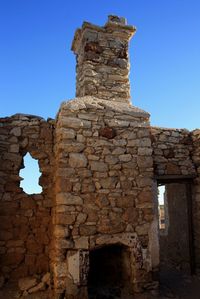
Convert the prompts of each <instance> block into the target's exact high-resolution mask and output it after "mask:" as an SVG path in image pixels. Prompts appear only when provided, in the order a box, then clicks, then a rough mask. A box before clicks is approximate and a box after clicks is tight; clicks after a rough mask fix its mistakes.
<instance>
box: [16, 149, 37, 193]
mask: <svg viewBox="0 0 200 299" xmlns="http://www.w3.org/2000/svg"><path fill="white" fill-rule="evenodd" d="M19 175H20V177H21V178H22V180H21V182H20V187H21V188H22V189H23V191H24V192H26V193H27V194H40V193H41V192H42V187H41V186H40V185H39V178H40V176H41V172H40V169H39V165H38V161H37V160H36V159H34V158H32V157H31V155H30V154H29V153H27V154H26V155H25V156H24V168H23V169H21V170H20V173H19Z"/></svg>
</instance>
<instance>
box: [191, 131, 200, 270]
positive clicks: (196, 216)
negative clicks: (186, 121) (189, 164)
mask: <svg viewBox="0 0 200 299" xmlns="http://www.w3.org/2000/svg"><path fill="white" fill-rule="evenodd" d="M192 141H193V146H194V151H193V153H192V158H193V161H194V163H195V166H196V171H197V177H196V178H195V180H194V186H193V211H192V212H193V238H194V245H195V264H196V270H197V272H198V273H200V233H199V232H200V130H195V131H193V132H192Z"/></svg>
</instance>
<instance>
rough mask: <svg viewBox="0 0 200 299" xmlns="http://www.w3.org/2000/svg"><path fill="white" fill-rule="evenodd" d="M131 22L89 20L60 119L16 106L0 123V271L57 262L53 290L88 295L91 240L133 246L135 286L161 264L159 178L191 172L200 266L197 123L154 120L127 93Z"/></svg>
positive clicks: (32, 270) (33, 269) (35, 269)
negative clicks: (30, 188) (190, 126)
mask: <svg viewBox="0 0 200 299" xmlns="http://www.w3.org/2000/svg"><path fill="white" fill-rule="evenodd" d="M134 32H135V28H134V27H131V26H127V25H126V23H125V20H124V19H123V18H122V19H120V18H117V17H110V18H109V21H108V23H107V24H106V25H105V26H104V27H98V26H94V25H91V24H89V23H84V24H83V27H82V28H81V29H79V30H78V31H77V32H76V35H75V39H74V42H73V46H72V49H73V51H74V52H75V54H76V55H77V96H79V97H78V98H75V99H74V100H72V101H68V102H65V103H63V104H62V105H61V108H60V110H59V112H58V115H57V118H56V121H55V122H54V121H52V120H49V121H45V120H43V119H41V118H39V117H33V116H28V115H15V116H12V117H10V118H3V119H1V122H0V123H1V125H0V140H1V145H0V151H1V156H0V159H1V161H0V166H1V170H0V181H1V186H0V192H1V193H0V259H1V274H3V276H4V277H5V278H8V279H15V278H19V277H21V276H27V275H33V274H41V273H45V272H47V271H49V269H50V270H51V274H52V277H53V287H54V288H55V298H60V297H59V296H60V295H61V296H62V295H63V294H65V296H66V298H70V299H77V298H81V299H83V298H87V274H88V269H89V266H90V265H89V262H90V261H89V253H90V251H91V250H94V249H96V248H100V247H103V246H107V245H110V244H122V245H123V246H125V247H126V248H127V250H128V251H129V268H130V269H131V270H130V277H129V280H130V286H131V291H132V292H133V291H142V289H143V288H144V287H145V286H146V285H148V284H149V283H150V282H152V275H151V274H152V271H153V272H154V271H155V270H157V269H158V265H159V243H158V213H157V204H158V203H157V180H158V179H160V178H166V177H169V176H170V177H171V178H172V177H174V178H176V177H179V178H181V177H182V178H185V177H190V179H191V182H192V195H193V197H192V199H193V202H192V207H193V234H194V251H195V266H196V268H197V269H200V245H199V244H200V237H199V236H200V235H199V229H200V212H199V211H200V207H199V203H200V200H199V196H200V187H199V186H200V179H199V175H200V170H199V169H200V167H199V165H200V131H199V130H195V131H193V132H188V131H187V130H176V129H164V128H155V127H150V125H149V114H148V113H146V112H144V111H142V110H140V109H138V108H136V107H134V106H131V104H130V103H129V97H130V94H129V92H130V90H129V79H128V74H129V61H128V41H129V39H130V37H131V35H133V33H134ZM27 152H29V153H30V154H31V155H32V157H33V158H36V159H37V160H38V161H39V166H40V170H41V172H42V176H41V178H40V185H41V186H42V187H43V191H42V193H41V194H37V195H36V194H35V195H28V194H26V193H25V192H24V191H23V190H22V189H21V188H20V187H19V183H20V178H19V170H20V169H21V168H22V161H23V156H24V155H25V154H26V153H27Z"/></svg>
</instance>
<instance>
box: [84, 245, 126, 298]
mask: <svg viewBox="0 0 200 299" xmlns="http://www.w3.org/2000/svg"><path fill="white" fill-rule="evenodd" d="M89 258H90V268H89V275H88V295H89V299H103V298H104V299H115V298H116V299H117V298H123V297H122V294H124V292H126V293H127V294H128V293H130V278H131V269H130V252H129V250H128V248H126V247H125V246H122V245H118V244H115V245H109V246H104V247H102V248H98V249H95V250H92V251H91V252H90V255H89Z"/></svg>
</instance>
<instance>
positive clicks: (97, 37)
mask: <svg viewBox="0 0 200 299" xmlns="http://www.w3.org/2000/svg"><path fill="white" fill-rule="evenodd" d="M135 31H136V28H135V27H133V26H129V25H127V21H126V19H125V18H123V17H118V16H113V15H109V16H108V21H107V23H106V24H105V26H103V27H100V26H97V25H93V24H91V23H88V22H84V23H83V25H82V28H80V29H77V31H76V33H75V37H74V40H73V43H72V51H73V52H74V53H75V54H76V56H77V66H76V72H77V77H76V79H77V80H76V96H77V97H82V96H95V97H99V98H101V99H105V100H111V101H115V102H126V103H129V99H130V82H129V69H130V64H129V54H128V42H129V40H130V39H131V37H132V36H133V35H134V33H135Z"/></svg>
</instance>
